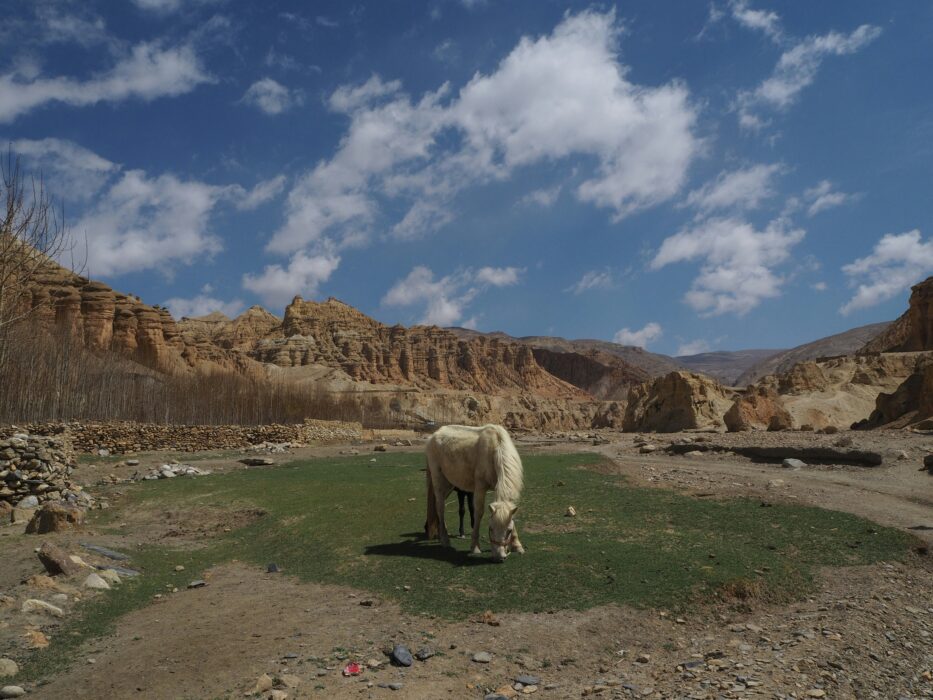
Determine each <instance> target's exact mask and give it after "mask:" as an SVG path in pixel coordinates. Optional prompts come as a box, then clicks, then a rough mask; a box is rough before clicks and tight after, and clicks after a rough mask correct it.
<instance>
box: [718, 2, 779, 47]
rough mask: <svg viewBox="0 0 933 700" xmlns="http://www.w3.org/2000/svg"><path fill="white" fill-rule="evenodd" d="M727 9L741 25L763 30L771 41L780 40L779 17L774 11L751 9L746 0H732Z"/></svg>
mask: <svg viewBox="0 0 933 700" xmlns="http://www.w3.org/2000/svg"><path fill="white" fill-rule="evenodd" d="M729 9H730V10H731V11H732V18H733V19H734V20H735V21H736V22H738V23H739V24H741V25H742V26H743V27H746V28H747V29H753V30H756V31H760V32H763V33H764V34H765V35H767V36H768V37H769V38H770V39H771V40H772V41H775V42H780V41H781V38H782V34H783V31H782V29H781V18H780V17H779V16H778V14H777V13H776V12H773V11H770V10H753V9H751V8H750V7H749V6H748V1H747V0H733V1H732V3H731V5H730V8H729Z"/></svg>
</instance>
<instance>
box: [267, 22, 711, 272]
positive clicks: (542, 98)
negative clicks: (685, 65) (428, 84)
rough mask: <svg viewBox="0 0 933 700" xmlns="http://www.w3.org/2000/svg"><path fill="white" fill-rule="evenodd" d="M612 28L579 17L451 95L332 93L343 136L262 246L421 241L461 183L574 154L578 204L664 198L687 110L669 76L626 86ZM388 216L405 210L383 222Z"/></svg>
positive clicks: (684, 95) (681, 146)
mask: <svg viewBox="0 0 933 700" xmlns="http://www.w3.org/2000/svg"><path fill="white" fill-rule="evenodd" d="M618 36H619V27H618V25H617V23H616V19H615V14H614V13H613V12H608V13H599V12H593V11H586V12H581V13H579V14H576V15H568V16H566V17H565V18H564V20H563V21H562V22H561V23H560V24H559V25H558V26H557V27H556V28H555V29H554V31H553V32H552V33H551V34H549V35H545V36H541V37H537V38H532V37H525V38H523V39H521V40H520V41H519V43H518V44H517V45H516V46H515V48H514V49H513V50H512V51H511V52H510V53H509V54H508V55H507V56H506V57H505V58H504V59H503V60H502V61H501V62H500V64H499V65H498V66H497V67H496V68H495V70H493V71H492V72H490V73H489V74H482V73H477V74H476V75H474V76H473V78H472V79H471V80H470V81H469V82H468V83H467V84H466V85H464V86H463V87H462V88H461V89H460V90H459V92H456V91H454V90H453V89H452V88H451V86H449V85H448V84H444V85H441V86H440V87H439V88H438V89H437V90H436V91H434V92H428V93H425V94H424V95H422V96H421V97H420V98H419V99H417V100H415V99H412V97H410V96H409V95H407V94H405V93H404V92H402V85H401V83H400V82H399V81H397V80H383V79H382V78H381V77H380V76H378V75H373V76H372V77H370V78H369V79H368V80H367V81H366V82H365V83H363V84H362V85H355V86H343V87H340V88H338V89H337V90H336V91H335V92H334V93H333V94H332V95H331V97H330V99H329V101H328V104H329V106H330V108H331V109H332V110H334V111H336V112H342V113H346V114H347V115H348V117H349V126H348V129H347V132H346V133H345V135H344V136H343V138H342V139H341V141H340V146H339V148H338V150H337V152H336V153H335V154H334V156H333V157H332V158H331V159H330V160H327V161H323V162H320V163H318V164H317V165H316V166H315V167H314V168H313V169H312V170H310V171H308V172H306V173H305V174H304V175H302V176H300V177H299V178H298V179H297V180H296V181H295V183H294V185H293V186H292V188H291V191H290V192H289V195H288V199H287V203H286V208H285V214H286V216H285V221H284V223H283V224H282V226H281V227H280V228H279V230H278V231H276V232H275V234H274V235H273V237H272V239H271V240H270V242H269V244H268V246H267V250H269V251H271V252H276V253H283V254H290V253H294V252H295V251H298V250H302V249H305V248H307V247H314V246H316V245H322V244H326V245H335V246H336V247H337V248H338V249H339V248H341V247H342V246H344V245H345V243H344V242H343V241H344V240H345V239H346V238H347V237H351V238H352V239H353V240H360V239H365V238H366V232H368V231H372V230H374V229H376V224H377V223H378V224H379V226H378V230H385V231H389V232H390V235H391V236H393V237H395V238H399V239H412V238H416V237H419V236H423V235H425V234H427V233H430V232H433V231H436V230H437V229H439V228H441V227H443V226H444V225H446V224H447V223H449V222H450V221H451V220H452V219H453V218H454V217H455V216H456V208H455V202H454V199H455V197H456V195H457V194H458V193H459V192H461V191H463V190H464V189H466V188H469V187H472V186H476V185H481V184H486V183H491V182H497V181H502V180H505V179H508V178H509V177H511V176H512V174H513V173H514V172H516V171H517V170H520V169H522V168H528V167H533V166H535V165H540V164H542V163H551V162H554V161H560V160H562V159H569V158H572V157H577V156H584V157H587V158H588V161H587V162H589V163H591V164H592V166H591V171H590V172H589V173H588V174H586V176H585V178H584V181H583V182H582V184H580V185H579V187H578V188H577V190H576V196H577V198H578V199H580V200H581V201H584V202H590V203H592V204H595V205H597V206H600V207H606V208H609V209H610V210H611V211H612V213H613V215H614V217H615V218H616V219H620V218H622V217H624V216H626V215H628V214H631V213H632V212H634V211H636V210H639V209H642V208H645V207H650V206H653V205H656V204H658V203H660V202H662V201H665V200H667V199H669V198H671V197H673V196H674V195H676V194H677V192H678V191H679V190H680V189H681V187H682V185H683V183H684V180H685V177H686V172H687V168H688V166H689V165H690V163H691V162H692V160H693V159H694V157H695V156H696V155H697V153H698V152H699V151H700V147H701V143H700V141H699V139H698V138H697V137H696V136H695V135H694V134H693V128H694V124H695V121H696V118H697V112H696V110H695V109H694V107H693V105H692V104H690V101H689V94H688V91H687V88H686V87H685V86H684V85H683V84H681V83H677V82H674V83H669V84H666V85H661V86H658V87H654V86H643V85H637V84H634V83H632V82H630V81H629V80H628V69H627V68H626V67H625V66H624V65H622V64H621V63H620V62H619V60H618V48H617V41H618ZM568 171H569V168H568ZM385 204H391V206H390V207H384V205H385ZM389 210H393V211H394V210H401V211H404V212H405V213H404V214H403V215H402V216H401V219H399V220H395V221H391V220H390V221H388V222H384V221H382V219H383V218H385V217H387V216H388V214H387V213H386V211H389Z"/></svg>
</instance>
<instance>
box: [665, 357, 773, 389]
mask: <svg viewBox="0 0 933 700" xmlns="http://www.w3.org/2000/svg"><path fill="white" fill-rule="evenodd" d="M782 352H785V351H784V350H734V351H729V350H716V351H714V352H703V353H699V354H697V355H678V356H677V357H675V358H674V359H675V360H676V361H677V362H679V363H680V364H681V365H683V366H684V367H686V368H687V369H689V370H690V371H691V372H700V373H702V374H706V375H709V376H710V377H713V378H714V379H716V380H718V381H720V382H722V383H723V384H726V385H728V386H733V385H736V384H738V383H739V382H738V379H739V377H741V376H742V375H743V374H745V373H746V372H748V370H750V369H751V368H752V367H755V366H756V365H760V364H761V363H763V362H765V361H766V360H767V359H768V358H770V357H773V356H774V355H777V354H778V353H782Z"/></svg>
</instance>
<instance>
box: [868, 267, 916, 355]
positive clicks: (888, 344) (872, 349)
mask: <svg viewBox="0 0 933 700" xmlns="http://www.w3.org/2000/svg"><path fill="white" fill-rule="evenodd" d="M918 350H933V277H928V278H927V279H926V280H924V281H923V282H921V283H920V284H917V285H914V286H913V287H912V288H911V292H910V305H909V307H908V308H907V311H906V312H905V313H904V315H903V316H901V317H900V318H899V319H897V320H896V321H895V322H894V323H892V324H891V325H890V326H889V327H888V328H887V330H885V332H884V333H882V334H881V335H879V336H878V337H877V338H875V339H874V340H871V341H869V342H868V343H866V344H865V346H864V347H863V348H862V349H861V351H860V353H861V354H870V353H876V352H915V351H918Z"/></svg>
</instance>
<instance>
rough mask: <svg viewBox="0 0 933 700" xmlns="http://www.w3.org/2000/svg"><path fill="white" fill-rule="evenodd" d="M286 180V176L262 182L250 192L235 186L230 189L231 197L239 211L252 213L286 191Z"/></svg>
mask: <svg viewBox="0 0 933 700" xmlns="http://www.w3.org/2000/svg"><path fill="white" fill-rule="evenodd" d="M285 180H286V178H285V176H284V175H277V176H276V177H273V178H270V179H269V180H265V181H263V182H260V183H259V184H257V185H256V186H255V187H253V189H251V190H248V191H247V190H246V189H244V188H243V187H241V186H240V185H233V186H232V187H231V188H230V196H231V198H232V199H233V201H234V204H235V206H236V208H237V209H239V210H241V211H250V210H252V209H256V208H257V207H260V206H262V205H263V204H265V203H266V202H269V201H271V200H273V199H275V198H276V197H278V196H279V195H280V194H281V193H282V190H284V189H285Z"/></svg>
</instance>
